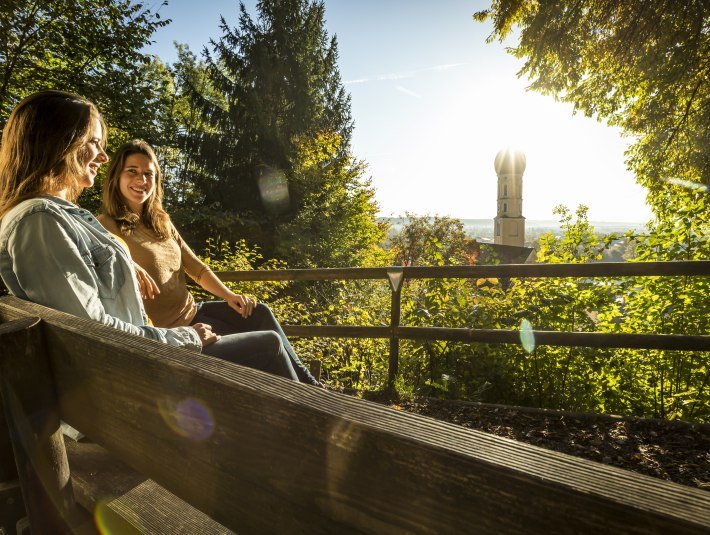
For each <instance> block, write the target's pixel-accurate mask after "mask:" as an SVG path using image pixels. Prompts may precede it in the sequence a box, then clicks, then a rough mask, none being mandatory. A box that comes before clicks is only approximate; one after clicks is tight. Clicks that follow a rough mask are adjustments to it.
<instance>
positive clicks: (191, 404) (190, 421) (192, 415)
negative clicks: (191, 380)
mask: <svg viewBox="0 0 710 535" xmlns="http://www.w3.org/2000/svg"><path fill="white" fill-rule="evenodd" d="M158 410H159V411H160V415H161V416H162V417H163V420H165V423H166V424H168V427H170V429H172V430H173V431H174V432H175V433H177V434H178V435H180V436H181V437H185V438H189V439H190V440H194V441H196V442H199V441H202V440H206V439H207V438H209V437H210V436H211V435H212V433H213V431H214V418H213V416H212V411H211V410H210V409H209V408H208V407H206V406H205V405H204V404H203V403H202V402H201V401H200V400H199V399H195V398H187V399H183V400H181V401H178V402H175V400H172V399H162V400H158Z"/></svg>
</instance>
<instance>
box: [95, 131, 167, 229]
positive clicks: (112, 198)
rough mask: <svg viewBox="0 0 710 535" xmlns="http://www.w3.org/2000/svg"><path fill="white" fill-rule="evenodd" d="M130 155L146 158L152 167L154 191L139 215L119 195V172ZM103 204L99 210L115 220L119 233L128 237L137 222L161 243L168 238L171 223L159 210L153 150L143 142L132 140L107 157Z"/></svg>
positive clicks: (158, 182) (158, 180)
mask: <svg viewBox="0 0 710 535" xmlns="http://www.w3.org/2000/svg"><path fill="white" fill-rule="evenodd" d="M132 154H143V155H144V156H147V157H148V158H150V160H151V162H153V165H154V166H155V188H154V189H153V193H152V195H151V196H150V198H149V199H148V200H147V201H146V202H145V203H143V213H142V214H141V215H137V214H134V213H133V212H132V211H131V210H130V209H129V208H128V206H127V205H126V201H125V200H124V198H123V195H122V194H121V172H122V171H123V167H124V166H125V165H126V159H127V158H128V157H129V156H131V155H132ZM102 201H103V205H102V208H101V211H102V212H103V213H104V214H105V215H107V216H108V217H111V218H113V220H114V221H116V225H117V226H118V229H119V230H120V232H121V233H122V234H126V235H130V234H132V233H133V231H134V230H135V228H136V225H137V224H138V222H139V221H140V222H142V223H143V224H144V225H145V226H146V227H148V228H149V229H151V230H152V231H153V232H155V234H157V236H158V237H159V238H160V239H161V240H167V239H168V238H169V237H171V236H172V232H173V224H172V222H171V221H170V216H169V215H168V213H167V212H166V211H165V210H164V209H163V182H162V180H161V173H160V165H159V164H158V158H157V156H156V155H155V151H153V148H152V147H151V146H150V145H148V143H146V142H145V141H142V140H140V139H134V140H133V141H129V142H127V143H124V144H123V145H121V146H120V147H119V148H118V150H116V152H115V153H114V155H113V158H111V164H110V165H109V168H108V172H107V174H106V180H104V185H103V198H102Z"/></svg>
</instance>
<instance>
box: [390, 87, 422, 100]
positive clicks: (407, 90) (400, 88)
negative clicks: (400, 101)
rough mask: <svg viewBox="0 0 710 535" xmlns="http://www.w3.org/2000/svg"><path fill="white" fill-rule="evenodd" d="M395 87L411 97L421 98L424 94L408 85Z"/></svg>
mask: <svg viewBox="0 0 710 535" xmlns="http://www.w3.org/2000/svg"><path fill="white" fill-rule="evenodd" d="M395 89H396V90H397V91H401V92H402V93H404V94H405V95H409V96H410V97H414V98H419V99H420V98H422V96H421V95H420V94H419V93H415V92H414V91H412V90H411V89H407V88H406V87H402V86H401V85H397V86H395Z"/></svg>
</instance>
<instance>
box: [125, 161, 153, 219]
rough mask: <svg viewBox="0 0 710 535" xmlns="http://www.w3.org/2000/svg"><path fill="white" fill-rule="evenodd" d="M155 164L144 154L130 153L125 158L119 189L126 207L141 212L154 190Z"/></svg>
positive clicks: (137, 212) (134, 211)
mask: <svg viewBox="0 0 710 535" xmlns="http://www.w3.org/2000/svg"><path fill="white" fill-rule="evenodd" d="M155 173H156V169H155V165H154V164H153V160H151V159H150V158H149V157H148V156H146V155H145V154H131V155H130V156H128V157H127V158H126V161H125V163H124V164H123V169H121V176H120V177H119V190H120V191H121V195H122V196H123V200H124V201H125V202H126V206H128V209H129V210H130V211H131V212H133V213H134V214H141V213H143V204H144V203H145V202H146V201H147V200H148V199H150V196H151V195H153V192H154V191H155Z"/></svg>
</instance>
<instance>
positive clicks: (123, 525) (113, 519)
mask: <svg viewBox="0 0 710 535" xmlns="http://www.w3.org/2000/svg"><path fill="white" fill-rule="evenodd" d="M94 525H95V526H96V531H97V532H98V533H100V534H101V535H123V534H124V533H148V530H146V529H144V526H143V525H142V523H141V521H140V519H139V518H138V515H137V514H135V513H134V512H133V511H128V510H126V508H125V505H124V507H122V508H121V514H118V513H117V512H115V511H113V510H112V509H111V508H110V507H109V506H108V502H106V501H98V502H97V503H96V506H95V507H94Z"/></svg>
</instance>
